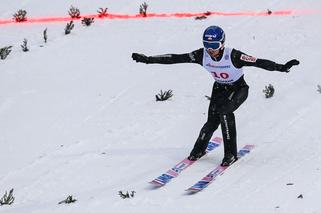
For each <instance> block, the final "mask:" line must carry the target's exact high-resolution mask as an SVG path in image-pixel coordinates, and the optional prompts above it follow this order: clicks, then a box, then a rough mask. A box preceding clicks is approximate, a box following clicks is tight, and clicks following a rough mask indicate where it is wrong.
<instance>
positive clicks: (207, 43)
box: [203, 41, 223, 50]
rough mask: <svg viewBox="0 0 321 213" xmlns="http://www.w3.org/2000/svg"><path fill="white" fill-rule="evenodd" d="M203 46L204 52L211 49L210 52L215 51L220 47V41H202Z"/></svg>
mask: <svg viewBox="0 0 321 213" xmlns="http://www.w3.org/2000/svg"><path fill="white" fill-rule="evenodd" d="M203 45H204V47H205V49H206V50H209V49H212V50H217V49H220V48H221V47H222V45H223V44H222V42H220V41H203Z"/></svg>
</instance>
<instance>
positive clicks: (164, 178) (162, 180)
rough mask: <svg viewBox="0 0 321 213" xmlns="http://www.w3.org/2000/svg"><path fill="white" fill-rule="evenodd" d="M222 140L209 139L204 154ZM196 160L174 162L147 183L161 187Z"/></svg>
mask: <svg viewBox="0 0 321 213" xmlns="http://www.w3.org/2000/svg"><path fill="white" fill-rule="evenodd" d="M221 142H222V138H219V137H215V138H213V139H211V140H210V142H209V143H208V146H207V148H206V154H207V153H209V152H211V151H212V150H214V149H215V148H217V147H218V146H220V144H221ZM195 162H196V161H190V160H188V159H187V158H185V159H184V160H182V161H181V162H179V163H178V164H176V165H175V166H174V167H173V168H171V169H169V170H168V171H167V172H165V173H163V174H162V175H160V176H159V177H157V178H155V179H154V180H152V181H150V182H149V183H151V184H153V185H154V186H157V187H161V186H164V185H165V184H167V183H169V182H170V181H171V180H172V179H173V178H176V177H177V176H179V174H180V173H181V172H182V171H183V170H185V169H187V168H188V167H190V166H191V165H193V164H194V163H195Z"/></svg>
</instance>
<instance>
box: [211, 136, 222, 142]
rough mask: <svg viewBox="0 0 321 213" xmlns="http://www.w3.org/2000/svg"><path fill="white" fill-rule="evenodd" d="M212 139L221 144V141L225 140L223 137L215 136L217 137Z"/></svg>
mask: <svg viewBox="0 0 321 213" xmlns="http://www.w3.org/2000/svg"><path fill="white" fill-rule="evenodd" d="M210 141H212V142H216V143H219V144H220V143H221V142H222V141H223V138H220V137H215V138H213V139H211V140H210Z"/></svg>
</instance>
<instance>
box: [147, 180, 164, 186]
mask: <svg viewBox="0 0 321 213" xmlns="http://www.w3.org/2000/svg"><path fill="white" fill-rule="evenodd" d="M149 183H150V184H152V185H153V186H155V187H162V186H164V185H165V184H163V183H160V182H158V181H156V180H152V181H150V182H149Z"/></svg>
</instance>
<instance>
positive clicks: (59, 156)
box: [0, 0, 321, 213]
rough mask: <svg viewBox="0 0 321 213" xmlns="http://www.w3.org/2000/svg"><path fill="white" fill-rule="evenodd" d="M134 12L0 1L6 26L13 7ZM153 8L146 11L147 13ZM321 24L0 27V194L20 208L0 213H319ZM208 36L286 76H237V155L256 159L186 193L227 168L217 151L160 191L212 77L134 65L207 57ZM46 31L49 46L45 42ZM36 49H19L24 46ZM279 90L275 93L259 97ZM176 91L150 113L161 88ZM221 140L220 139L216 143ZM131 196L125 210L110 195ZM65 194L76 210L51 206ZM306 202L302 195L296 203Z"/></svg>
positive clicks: (234, 19) (58, 1)
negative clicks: (215, 28)
mask: <svg viewBox="0 0 321 213" xmlns="http://www.w3.org/2000/svg"><path fill="white" fill-rule="evenodd" d="M142 3H143V2H142V1H137V0H134V1H133V0H122V1H110V0H107V1H102V0H90V1H85V0H78V1H76V0H55V1H44V0H25V1H20V0H1V5H2V6H1V7H0V19H10V18H12V15H13V14H14V13H15V12H16V11H18V10H19V9H24V10H26V11H27V12H28V14H27V16H29V17H44V16H45V17H47V16H67V15H68V10H69V8H70V6H71V5H73V6H75V7H78V8H79V9H80V11H81V13H84V14H93V13H95V12H96V11H97V10H98V8H106V7H108V12H114V13H123V14H137V13H138V11H139V5H140V4H142ZM147 4H148V5H149V8H148V11H150V12H154V13H174V12H202V11H204V12H206V11H225V12H228V11H236V12H237V11H258V12H260V11H261V12H262V11H267V10H268V9H270V10H271V11H272V12H273V11H274V10H289V9H291V10H292V9H293V10H307V11H308V10H311V9H314V10H319V11H320V9H321V2H320V1H319V0H310V1H303V0H284V1H276V0H273V1H267V0H260V1H257V0H243V1H238V2H234V1H223V0H217V1H214V2H213V1H211V0H198V1H195V0H154V1H147ZM148 11H147V12H148ZM320 19H321V14H320V13H314V14H302V15H288V16H273V15H271V16H260V17H256V16H210V17H208V18H207V19H203V20H195V19H194V18H180V19H179V18H146V19H132V20H109V19H105V20H95V22H94V23H93V24H92V25H91V26H90V27H84V26H82V24H81V22H80V21H76V22H75V28H74V29H73V31H72V32H71V34H70V35H64V27H65V25H66V23H65V22H55V23H38V24H30V23H22V24H9V25H0V47H4V46H10V45H13V46H14V47H13V48H12V52H11V54H10V55H9V56H8V58H7V59H6V60H0V145H1V146H0V162H1V166H0V196H2V194H4V193H5V191H9V190H10V189H11V188H14V196H15V202H14V203H13V205H11V206H0V212H1V213H21V212H30V213H58V212H64V213H92V212H97V213H98V212H122V213H123V212H131V213H134V212H137V213H141V212H169V211H170V212H174V211H176V212H184V213H189V212H190V213H194V212H201V211H202V212H224V213H225V212H226V213H230V212H239V213H257V212H260V213H271V212H284V213H289V212H291V213H321V203H320V197H321V157H320V154H321V131H320V119H321V117H320V109H321V96H320V93H318V92H317V91H316V88H317V85H319V84H321V72H320V67H321V64H320V57H321V54H320V49H321V39H320V34H321V30H320V29H321V27H320ZM210 25H219V26H221V27H222V28H223V29H224V30H225V31H226V35H227V37H226V45H227V46H230V47H233V48H236V49H239V50H241V51H243V52H245V53H248V54H250V55H253V56H256V57H258V58H266V59H270V60H274V61H276V62H278V63H285V62H287V61H288V60H291V59H293V58H296V59H298V60H300V62H301V64H300V65H299V66H296V67H293V68H292V69H291V72H289V73H281V72H269V71H265V70H261V69H258V68H251V67H248V68H245V70H244V71H245V79H246V81H247V83H248V84H249V85H250V94H249V97H248V99H247V101H246V102H245V103H244V104H243V105H242V106H241V107H240V108H239V109H238V110H237V112H236V119H237V121H236V122H237V130H238V146H239V147H242V146H244V145H245V144H253V145H255V146H256V148H255V150H254V151H253V153H251V155H249V156H247V157H246V158H244V159H243V160H242V161H241V162H240V163H238V164H237V165H235V167H234V168H232V169H230V170H228V171H227V172H226V173H225V174H224V175H223V176H221V177H218V179H217V180H216V181H215V182H214V183H213V184H212V185H210V186H209V187H208V188H207V189H206V190H204V191H202V192H201V193H199V194H197V195H194V196H189V195H186V194H185V192H184V190H185V189H186V188H188V187H189V186H191V185H192V184H193V183H195V182H196V181H197V180H199V179H200V178H201V177H203V176H204V175H205V174H207V173H208V172H209V171H210V170H211V169H212V168H214V167H215V166H216V165H217V164H218V163H219V162H220V161H221V159H222V157H223V147H222V146H221V147H220V148H219V149H217V150H215V151H214V152H212V153H211V154H209V155H208V156H206V157H205V158H204V159H201V160H200V161H199V162H197V163H195V164H194V165H193V166H192V167H191V168H190V169H188V171H186V172H184V173H182V174H181V176H180V177H178V178H177V179H175V180H173V181H172V182H171V183H169V184H168V185H167V186H165V187H163V188H160V189H157V190H155V189H152V188H150V186H149V184H148V182H149V181H150V180H152V179H153V178H155V177H157V176H158V175H160V174H161V173H162V172H165V171H166V170H167V169H169V168H170V166H172V165H175V163H177V162H179V161H180V160H182V159H183V158H184V157H186V156H187V155H188V153H189V152H190V150H191V148H192V147H193V145H194V142H195V139H196V138H197V136H198V133H199V130H200V128H201V127H202V125H203V123H204V122H205V121H206V117H207V107H208V104H209V101H208V100H207V99H206V98H205V95H210V93H211V88H212V84H213V80H212V78H211V76H210V75H208V73H207V72H205V71H204V69H203V68H202V67H201V66H198V65H195V64H177V65H156V64H154V65H146V64H140V63H139V64H138V63H135V62H134V61H133V60H132V59H131V53H132V52H138V53H144V54H146V55H158V54H165V53H185V52H190V51H193V50H196V49H198V48H200V47H201V46H202V41H201V37H202V33H203V31H204V29H205V28H206V27H208V26H210ZM46 28H48V42H47V43H44V41H43V39H42V33H43V31H44V30H45V29H46ZM24 38H26V39H27V40H28V45H29V49H30V51H29V52H27V53H25V52H22V51H21V48H20V45H21V44H22V41H23V39H24ZM270 83H271V84H273V86H274V88H275V91H276V92H275V95H274V96H273V97H272V98H270V99H266V98H265V97H264V93H262V90H263V89H264V86H265V85H268V84H270ZM169 89H171V90H173V94H174V96H173V98H171V99H170V100H169V101H164V102H156V101H155V94H157V93H158V92H159V91H160V90H163V91H164V90H169ZM215 135H216V136H221V133H220V131H217V132H215ZM119 191H123V192H132V191H135V192H136V193H135V196H134V197H130V198H128V199H122V198H121V197H120V196H119V195H118V192H119ZM69 195H72V196H73V198H75V199H77V202H75V203H72V204H61V205H58V202H59V201H62V200H64V199H66V197H67V196H69ZM300 195H302V196H300Z"/></svg>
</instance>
